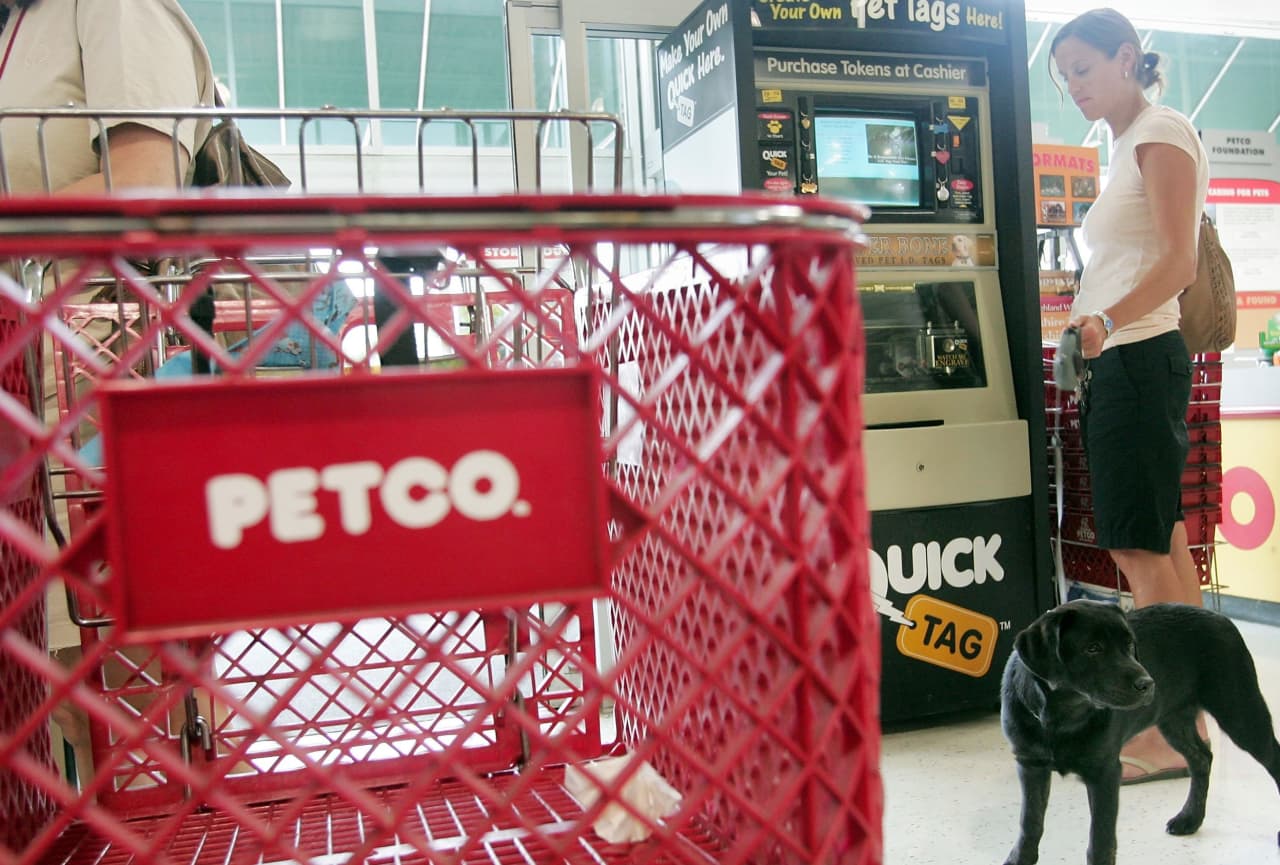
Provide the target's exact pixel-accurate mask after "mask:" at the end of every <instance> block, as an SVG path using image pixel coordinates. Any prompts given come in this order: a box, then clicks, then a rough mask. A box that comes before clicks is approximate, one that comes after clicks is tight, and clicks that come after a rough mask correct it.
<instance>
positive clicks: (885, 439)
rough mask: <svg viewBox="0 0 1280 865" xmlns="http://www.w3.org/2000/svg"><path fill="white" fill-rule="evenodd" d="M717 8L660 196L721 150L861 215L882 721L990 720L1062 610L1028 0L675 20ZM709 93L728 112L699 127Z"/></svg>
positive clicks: (747, 1)
mask: <svg viewBox="0 0 1280 865" xmlns="http://www.w3.org/2000/svg"><path fill="white" fill-rule="evenodd" d="M725 8H728V9H730V11H731V12H732V13H733V14H734V15H736V16H737V17H736V18H735V19H734V21H735V22H737V23H738V25H739V26H736V27H725V28H723V31H724V32H725V33H729V32H732V33H733V34H734V37H735V42H734V44H733V45H732V46H728V47H724V46H722V47H721V48H720V52H721V54H722V55H725V56H728V57H731V58H732V59H733V67H734V68H733V71H732V72H726V73H724V77H723V78H722V80H721V84H720V85H719V86H720V89H719V90H715V91H708V94H704V93H703V92H701V91H700V90H699V86H698V83H694V84H693V85H692V86H690V87H688V88H685V89H682V90H681V92H680V93H679V94H678V96H679V97H680V99H679V100H675V99H673V100H672V101H673V106H674V105H675V104H676V103H677V102H678V103H679V106H680V108H681V110H682V112H683V116H682V119H681V120H679V121H678V122H675V123H673V124H672V125H674V126H680V127H681V128H680V129H679V130H678V132H677V133H673V134H672V135H671V136H670V138H671V140H672V141H674V142H675V143H674V145H673V147H672V148H671V149H670V150H669V151H668V152H667V153H666V156H667V158H666V160H665V163H664V164H665V167H666V170H667V173H668V180H669V181H674V182H675V183H676V184H677V185H682V186H684V187H689V186H692V185H693V184H695V183H696V182H697V180H698V179H700V178H701V179H703V180H705V178H706V177H707V172H708V168H707V160H706V158H705V154H706V153H707V148H708V146H709V142H708V141H707V140H706V136H711V135H716V134H718V135H720V136H721V140H720V141H719V142H718V143H717V145H716V146H717V147H718V148H720V147H728V148H729V149H732V150H733V151H734V152H736V153H737V154H738V165H737V169H738V175H739V177H740V188H741V189H744V190H750V189H763V190H766V191H768V192H771V193H773V194H776V195H778V196H781V197H792V196H794V197H805V196H811V195H816V196H823V197H830V198H838V199H848V200H851V201H857V202H861V203H863V204H865V205H868V206H869V207H870V208H871V214H872V215H871V219H870V221H869V223H868V225H867V234H868V235H869V238H870V243H869V246H868V248H867V249H866V250H865V252H864V253H863V254H862V255H861V256H860V257H859V261H858V285H859V292H860V295H861V301H862V307H863V316H864V319H865V328H866V331H865V339H866V351H867V369H866V395H865V398H864V401H863V410H864V414H865V420H866V433H865V436H866V438H865V448H866V453H867V484H868V489H867V498H868V502H869V507H870V509H871V511H872V538H871V540H872V546H873V550H874V552H873V554H872V562H871V573H872V584H873V585H872V591H873V593H874V595H875V602H876V606H877V609H878V610H879V611H880V612H881V614H882V626H883V635H884V636H883V691H882V716H883V719H884V720H885V721H887V722H894V721H906V720H911V719H915V718H919V717H923V716H928V715H935V714H941V713H947V712H953V711H956V710H960V709H966V708H978V707H992V708H994V707H995V706H996V704H997V702H998V694H999V677H1000V671H1001V669H1002V667H1003V664H1004V660H1005V658H1006V657H1007V656H1008V653H1009V651H1010V650H1011V649H1012V643H1013V637H1014V635H1015V634H1016V633H1017V632H1018V631H1020V630H1021V629H1022V628H1023V627H1024V626H1025V625H1027V624H1029V623H1030V622H1031V620H1032V619H1034V618H1035V617H1036V616H1037V615H1038V614H1039V613H1040V612H1041V611H1043V610H1044V609H1047V608H1048V607H1049V606H1051V605H1052V603H1053V583H1052V578H1051V557H1050V549H1049V538H1050V527H1049V517H1048V508H1047V507H1046V506H1045V505H1046V503H1047V501H1048V494H1049V493H1048V480H1047V477H1046V473H1045V469H1044V466H1045V465H1046V460H1045V459H1044V455H1043V448H1044V446H1045V438H1044V435H1045V433H1044V410H1043V406H1044V393H1043V378H1042V373H1041V348H1040V321H1039V301H1038V282H1037V270H1036V256H1035V218H1034V202H1033V188H1032V182H1031V171H1032V158H1031V130H1030V119H1029V113H1030V100H1029V96H1028V92H1027V89H1028V85H1027V58H1026V32H1025V20H1024V11H1023V8H1022V4H1021V3H1020V2H997V0H954V2H932V3H928V2H909V0H903V2H897V0H854V2H852V3H850V2H848V0H844V2H836V0H817V2H809V3H795V2H788V0H738V2H736V3H734V2H731V3H728V4H726V3H723V2H722V3H716V2H714V0H713V2H709V3H703V4H702V5H701V6H699V7H698V8H697V9H696V10H694V12H693V13H692V14H691V15H690V17H689V19H688V20H687V22H686V25H687V27H696V26H698V25H699V24H700V23H703V24H705V21H706V20H707V16H708V15H714V14H716V13H718V12H720V11H721V10H723V9H725ZM739 19H740V20H739ZM686 29H687V28H686ZM673 38H674V34H673ZM707 77H708V78H714V77H715V76H713V75H709V76H707ZM730 80H732V82H734V83H735V84H736V87H737V90H736V99H729V100H726V99H725V97H724V95H723V94H724V92H725V91H724V87H725V86H726V84H725V82H728V81H730ZM707 95H710V96H711V97H712V99H711V101H713V102H715V104H717V105H719V106H721V108H722V110H721V111H720V112H719V113H716V114H715V115H714V117H713V116H703V117H697V116H696V115H694V114H693V113H692V112H693V110H692V109H691V108H690V105H693V106H695V107H697V106H698V105H699V104H700V103H699V100H700V98H702V99H703V102H702V104H706V101H707V99H706V96H707ZM663 123H664V125H663V139H664V151H665V150H668V149H667V148H666V144H667V142H668V138H669V136H668V132H667V125H668V124H667V120H666V118H665V117H664V121H663ZM699 130H702V132H703V134H704V139H703V141H701V142H700V143H697V144H696V145H695V144H693V143H692V142H697V140H698V137H699V135H698V132H699ZM716 130H718V131H716ZM695 146H696V149H697V150H698V151H700V152H701V153H702V154H703V155H704V156H703V158H702V159H701V160H698V159H696V158H692V157H691V156H690V154H691V153H692V152H694V150H695ZM723 152H725V151H724V150H718V154H719V153H723ZM718 161H719V160H718ZM699 165H700V166H701V167H700V168H699V167H698V166H699Z"/></svg>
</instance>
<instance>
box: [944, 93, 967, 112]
mask: <svg viewBox="0 0 1280 865" xmlns="http://www.w3.org/2000/svg"><path fill="white" fill-rule="evenodd" d="M947 107H948V108H950V109H951V110H952V111H964V110H965V109H966V108H968V107H969V103H968V102H967V101H965V98H964V97H963V96H948V97H947Z"/></svg>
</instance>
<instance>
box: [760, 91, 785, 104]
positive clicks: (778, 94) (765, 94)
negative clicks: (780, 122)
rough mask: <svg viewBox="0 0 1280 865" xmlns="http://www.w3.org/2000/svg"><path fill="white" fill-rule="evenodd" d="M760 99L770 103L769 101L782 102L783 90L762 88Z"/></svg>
mask: <svg viewBox="0 0 1280 865" xmlns="http://www.w3.org/2000/svg"><path fill="white" fill-rule="evenodd" d="M760 101H761V102H765V103H769V102H781V101H782V91H781V90H761V91H760Z"/></svg>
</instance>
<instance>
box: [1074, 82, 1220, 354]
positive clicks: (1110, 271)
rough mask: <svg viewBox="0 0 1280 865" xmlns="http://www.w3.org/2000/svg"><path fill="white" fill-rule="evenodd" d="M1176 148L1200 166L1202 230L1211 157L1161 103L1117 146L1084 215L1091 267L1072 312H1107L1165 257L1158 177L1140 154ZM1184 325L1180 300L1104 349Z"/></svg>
mask: <svg viewBox="0 0 1280 865" xmlns="http://www.w3.org/2000/svg"><path fill="white" fill-rule="evenodd" d="M1154 143H1163V144H1172V145H1173V146H1175V147H1178V148H1181V149H1182V150H1184V151H1186V152H1187V153H1188V154H1189V155H1190V156H1191V158H1192V159H1194V160H1195V164H1196V226H1197V228H1196V230H1197V231H1199V225H1200V213H1201V211H1203V210H1204V199H1205V196H1206V194H1207V193H1208V191H1209V158H1208V156H1207V155H1206V153H1205V150H1204V145H1203V144H1201V143H1200V137H1199V136H1198V135H1197V134H1196V131H1195V128H1194V127H1192V125H1191V122H1190V121H1189V120H1187V118H1186V117H1184V116H1182V115H1181V114H1179V113H1178V112H1177V111H1174V110H1173V109H1172V108H1166V107H1164V106H1160V105H1152V106H1149V107H1147V108H1146V109H1144V110H1143V111H1142V112H1141V113H1140V114H1139V115H1138V116H1137V117H1136V118H1134V121H1133V123H1132V124H1131V125H1130V126H1129V128H1128V129H1126V130H1125V131H1124V134H1122V135H1121V136H1120V137H1119V138H1117V139H1116V141H1115V146H1114V148H1113V149H1112V152H1111V162H1110V164H1109V165H1108V166H1107V183H1106V186H1105V187H1104V188H1103V190H1102V194H1101V195H1099V196H1098V200H1097V201H1096V202H1095V203H1094V205H1093V207H1092V208H1090V209H1089V212H1088V214H1087V215H1086V216H1085V219H1084V223H1083V226H1082V227H1083V229H1084V239H1085V243H1086V244H1087V245H1088V247H1089V251H1090V257H1089V263H1088V265H1087V266H1086V267H1085V269H1084V274H1083V275H1082V276H1081V278H1080V293H1079V294H1077V295H1076V299H1075V302H1074V303H1073V304H1072V306H1071V312H1072V315H1086V314H1088V313H1090V312H1093V311H1094V310H1099V309H1106V308H1107V307H1109V306H1111V305H1112V304H1114V303H1116V302H1117V301H1119V300H1120V299H1121V298H1123V297H1124V296H1125V295H1127V294H1128V293H1129V292H1130V291H1132V290H1133V288H1134V286H1136V285H1137V284H1138V283H1139V282H1140V281H1141V280H1142V277H1143V276H1145V275H1146V273H1147V271H1148V270H1150V269H1151V267H1152V265H1154V264H1155V262H1156V259H1157V258H1158V256H1159V254H1160V243H1159V237H1158V236H1157V234H1156V228H1155V222H1154V220H1153V219H1152V214H1151V203H1150V200H1149V199H1148V198H1147V186H1148V185H1149V184H1152V183H1159V182H1160V178H1158V177H1145V178H1144V177H1143V176H1142V173H1141V172H1140V171H1139V170H1138V158H1137V153H1136V150H1137V148H1138V146H1139V145H1141V144H1154ZM1177 328H1178V299H1177V297H1176V296H1175V297H1173V298H1170V299H1169V300H1168V301H1166V302H1165V303H1163V304H1161V305H1160V306H1159V307H1157V308H1156V309H1155V310H1152V311H1151V312H1149V313H1148V314H1146V315H1144V316H1143V317H1142V318H1140V319H1138V320H1137V321H1134V322H1131V323H1130V324H1127V325H1125V326H1124V327H1122V328H1120V329H1118V330H1117V331H1116V332H1115V333H1113V334H1112V335H1111V336H1110V337H1109V338H1108V339H1107V341H1106V342H1105V343H1104V344H1103V349H1104V350H1105V349H1108V348H1111V347H1112V346H1113V345H1123V344H1126V343H1132V342H1138V341H1140V340H1144V339H1149V338H1151V337H1153V336H1158V335H1159V334H1162V333H1166V332H1168V331H1171V330H1177Z"/></svg>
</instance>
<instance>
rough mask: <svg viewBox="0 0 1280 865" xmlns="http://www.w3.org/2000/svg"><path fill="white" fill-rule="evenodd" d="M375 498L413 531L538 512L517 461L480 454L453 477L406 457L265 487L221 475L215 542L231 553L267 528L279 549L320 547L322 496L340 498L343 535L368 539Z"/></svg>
mask: <svg viewBox="0 0 1280 865" xmlns="http://www.w3.org/2000/svg"><path fill="white" fill-rule="evenodd" d="M375 491H376V493H377V495H378V499H379V501H380V502H381V503H382V509H383V511H384V512H385V513H386V515H387V516H388V517H389V518H390V519H391V521H392V522H394V523H396V524H397V525H399V526H402V527H404V528H407V529H425V528H430V527H431V526H434V525H436V524H437V523H439V522H441V521H442V520H443V519H444V518H445V517H447V516H448V515H449V514H450V513H451V512H453V511H457V512H458V514H459V515H460V516H462V517H465V518H466V519H470V520H475V521H477V522H488V521H491V520H496V519H499V518H501V517H504V516H507V515H508V514H511V515H513V516H517V517H527V516H529V514H530V513H531V511H532V509H531V507H530V505H529V503H528V502H525V501H521V500H519V495H520V473H519V471H517V470H516V467H515V465H514V464H513V463H512V462H511V460H509V459H507V458H506V457H505V456H503V455H502V454H500V453H498V452H497V451H488V450H479V451H473V452H471V453H469V454H466V455H465V456H463V457H462V458H461V459H459V460H458V461H457V462H456V463H454V465H453V468H452V469H445V467H444V466H442V465H440V463H438V462H436V461H435V460H432V459H428V458H426V457H408V458H406V459H403V460H400V461H399V462H397V463H395V464H394V465H392V466H390V467H388V468H386V469H385V470H384V468H383V467H382V466H381V465H379V464H378V463H376V462H354V463H338V464H335V465H330V466H325V467H323V468H320V469H314V468H310V467H305V466H304V467H296V468H283V469H278V470H276V471H274V472H272V473H271V474H269V475H267V477H266V479H265V480H264V479H260V478H257V477H255V476H254V475H250V474H227V475H218V476H217V477H214V478H210V479H209V481H208V482H207V483H206V484H205V503H206V506H207V508H208V515H209V538H210V540H212V542H213V544H214V546H216V547H218V548H219V549H224V550H232V549H235V548H236V547H238V546H240V544H241V543H242V542H243V540H244V533H245V531H246V530H247V529H250V528H252V527H253V526H256V525H258V524H260V523H261V522H262V521H263V520H266V521H267V525H268V528H269V529H270V532H271V536H272V537H273V538H275V539H276V540H277V541H279V542H280V543H300V542H303V541H312V540H316V539H317V538H320V537H322V536H323V535H324V533H325V532H326V531H327V530H328V526H327V525H326V523H325V519H324V517H323V516H321V515H320V513H319V495H320V493H321V492H324V493H327V494H331V495H333V496H335V497H336V499H337V505H338V522H339V524H340V525H341V528H342V530H343V531H344V532H346V533H347V534H349V535H353V536H358V535H363V534H365V533H366V532H368V531H369V529H370V528H371V527H372V525H373V508H372V506H371V500H372V496H373V495H374V493H375Z"/></svg>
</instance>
